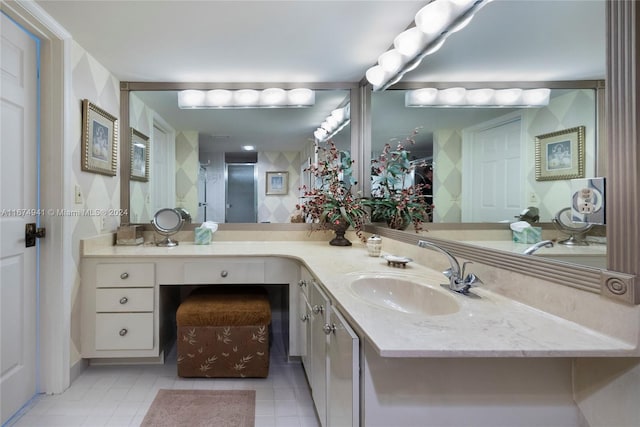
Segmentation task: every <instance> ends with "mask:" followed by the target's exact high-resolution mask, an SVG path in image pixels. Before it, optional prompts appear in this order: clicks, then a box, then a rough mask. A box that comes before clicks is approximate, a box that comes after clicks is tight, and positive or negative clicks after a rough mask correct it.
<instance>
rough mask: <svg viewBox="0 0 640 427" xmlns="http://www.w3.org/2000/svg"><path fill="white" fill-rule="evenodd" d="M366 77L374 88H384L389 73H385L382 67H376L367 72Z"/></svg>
mask: <svg viewBox="0 0 640 427" xmlns="http://www.w3.org/2000/svg"><path fill="white" fill-rule="evenodd" d="M365 76H366V77H367V81H368V82H369V83H371V84H372V85H373V86H382V84H383V83H384V82H385V80H386V78H387V73H385V72H384V69H383V68H382V67H381V66H379V65H375V66H373V67H371V68H369V69H368V70H367V72H366V73H365Z"/></svg>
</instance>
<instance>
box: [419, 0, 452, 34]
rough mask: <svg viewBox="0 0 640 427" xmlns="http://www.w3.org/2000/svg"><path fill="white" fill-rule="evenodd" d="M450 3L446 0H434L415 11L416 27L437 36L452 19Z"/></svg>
mask: <svg viewBox="0 0 640 427" xmlns="http://www.w3.org/2000/svg"><path fill="white" fill-rule="evenodd" d="M453 11H454V8H453V7H452V5H451V3H450V2H449V1H447V0H434V1H432V2H431V3H429V4H428V5H426V6H425V7H423V8H422V9H420V10H419V11H418V13H416V18H415V21H416V27H418V28H419V29H420V31H422V32H423V33H425V34H427V35H429V36H437V35H439V34H440V33H442V31H444V29H445V28H446V27H447V25H449V24H450V23H451V21H452V20H453V18H454V16H453Z"/></svg>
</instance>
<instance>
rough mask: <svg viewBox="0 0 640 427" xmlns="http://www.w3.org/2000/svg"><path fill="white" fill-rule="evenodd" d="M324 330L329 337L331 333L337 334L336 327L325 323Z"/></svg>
mask: <svg viewBox="0 0 640 427" xmlns="http://www.w3.org/2000/svg"><path fill="white" fill-rule="evenodd" d="M322 330H323V331H324V333H325V334H327V335H329V334H331V333H334V334H335V333H336V325H335V324H334V325H330V324H328V323H325V324H324V326H323V327H322Z"/></svg>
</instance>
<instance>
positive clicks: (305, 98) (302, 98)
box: [287, 88, 316, 106]
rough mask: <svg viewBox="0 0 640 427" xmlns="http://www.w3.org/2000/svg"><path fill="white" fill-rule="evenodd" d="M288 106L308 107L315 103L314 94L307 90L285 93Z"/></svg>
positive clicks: (301, 89)
mask: <svg viewBox="0 0 640 427" xmlns="http://www.w3.org/2000/svg"><path fill="white" fill-rule="evenodd" d="M287 97H288V104H289V105H299V106H308V105H313V104H314V103H315V98H316V95H315V92H314V91H312V90H311V89H307V88H297V89H291V90H290V91H289V92H287Z"/></svg>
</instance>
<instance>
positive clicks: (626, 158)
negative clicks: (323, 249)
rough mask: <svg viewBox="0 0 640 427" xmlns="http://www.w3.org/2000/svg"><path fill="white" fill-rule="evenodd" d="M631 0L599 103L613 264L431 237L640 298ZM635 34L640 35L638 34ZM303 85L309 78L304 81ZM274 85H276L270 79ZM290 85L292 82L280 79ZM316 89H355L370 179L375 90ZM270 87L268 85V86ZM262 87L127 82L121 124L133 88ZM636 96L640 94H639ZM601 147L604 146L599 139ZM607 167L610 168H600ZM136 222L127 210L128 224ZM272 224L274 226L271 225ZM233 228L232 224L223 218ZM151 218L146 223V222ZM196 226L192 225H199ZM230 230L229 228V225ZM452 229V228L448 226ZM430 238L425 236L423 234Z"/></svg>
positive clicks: (358, 138) (579, 284) (360, 151)
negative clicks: (559, 258)
mask: <svg viewBox="0 0 640 427" xmlns="http://www.w3.org/2000/svg"><path fill="white" fill-rule="evenodd" d="M632 6H633V5H631V4H630V3H628V2H607V6H606V7H607V14H606V20H607V72H606V81H607V86H608V89H607V90H606V91H605V94H604V98H605V102H604V103H599V114H603V116H604V117H605V122H606V123H607V126H606V129H604V128H603V129H600V130H599V140H600V141H605V140H606V141H607V145H608V148H609V152H608V153H607V152H604V150H602V151H600V149H599V152H598V158H599V162H604V160H605V159H606V169H604V170H607V171H608V173H607V174H606V177H607V182H608V185H607V197H608V199H609V203H608V204H607V205H608V213H607V216H608V223H609V224H608V226H607V227H606V233H607V267H608V269H598V268H593V267H586V266H578V265H572V264H566V263H562V262H558V261H554V260H546V259H542V258H540V259H538V258H536V257H530V256H526V255H519V254H510V253H506V252H501V251H496V250H492V249H485V248H480V247H476V246H472V245H468V244H463V243H459V242H455V241H449V240H444V239H436V238H429V237H426V240H431V241H434V242H437V243H438V244H441V245H442V246H443V247H445V248H447V249H449V250H451V251H452V252H453V253H454V254H455V255H457V256H460V257H463V258H466V259H469V260H477V261H478V262H481V263H483V264H486V265H489V266H495V267H498V268H503V269H506V270H510V271H516V272H518V273H521V274H522V273H524V274H526V275H529V276H531V277H535V278H540V279H543V280H548V281H551V282H554V283H558V284H562V285H565V286H571V287H574V288H577V289H581V290H585V291H588V292H592V293H596V294H601V295H604V296H607V297H609V298H613V299H616V300H618V301H621V302H625V303H630V304H639V303H640V280H638V279H637V275H638V274H639V270H638V269H640V247H639V245H638V242H639V241H640V222H639V221H637V220H635V221H634V220H633V219H634V218H636V216H637V212H636V210H637V207H638V206H640V128H639V126H640V125H639V124H638V120H637V111H640V97H639V96H628V94H629V93H634V92H633V91H637V87H636V84H637V83H638V81H639V80H640V71H639V70H638V68H637V64H636V61H635V58H636V55H637V54H638V53H640V31H636V29H637V28H638V27H640V8H633V7H632ZM634 37H635V38H634ZM620 40H626V41H629V40H634V41H635V44H633V43H630V42H629V43H621V42H619V41H620ZM300 84H302V83H300ZM268 85H269V86H274V85H276V83H269V84H268ZM277 85H278V86H280V87H283V88H286V87H290V86H291V85H292V84H291V83H287V84H277ZM304 85H305V86H306V87H309V88H311V89H349V90H350V95H351V149H352V157H353V159H354V160H355V161H356V165H360V166H359V167H358V168H357V169H356V170H354V173H355V174H357V175H358V176H356V178H357V179H358V182H359V183H360V184H359V185H358V190H360V191H362V190H363V188H362V183H363V182H369V179H370V176H369V171H368V169H369V168H368V167H365V166H364V165H365V163H366V164H367V165H368V163H369V162H368V161H366V162H365V161H364V159H369V158H370V153H371V151H370V149H371V127H370V123H368V120H369V118H370V106H371V90H370V88H369V87H367V86H368V85H367V83H366V81H365V80H364V79H363V80H362V81H361V82H359V83H357V84H352V83H329V84H326V83H325V84H304ZM265 86H266V85H264V84H263V85H262V87H265ZM248 87H255V88H259V86H256V85H255V84H249V83H247V84H237V83H232V84H224V83H219V84H211V83H200V84H190V83H144V82H143V83H136V82H121V86H120V88H121V92H120V93H121V97H120V120H121V126H122V129H127V128H128V127H129V93H130V92H131V91H134V90H183V89H216V88H248ZM636 95H637V92H636ZM122 135H123V136H124V137H125V140H124V141H122V145H121V150H120V173H121V175H120V177H121V179H120V186H121V192H120V201H121V208H122V209H127V212H128V209H129V178H128V177H129V172H130V171H129V162H130V158H129V156H130V154H129V150H127V149H123V148H129V144H130V141H128V139H127V135H128V133H127V132H122ZM598 146H599V147H601V146H602V144H599V145H598ZM600 171H603V170H602V169H600ZM128 221H129V216H128V214H127V215H125V216H124V217H123V218H122V222H123V223H126V222H128ZM270 225H271V227H269V226H270ZM452 225H454V227H450V228H449V229H453V228H456V229H459V228H461V224H452ZM223 226H226V224H223ZM148 227H150V224H147V225H145V228H148ZM193 227H194V225H191V228H193ZM308 227H309V226H308V224H239V225H237V226H235V227H229V228H228V229H261V230H265V229H267V230H268V229H271V230H289V229H292V230H293V229H296V230H298V229H306V228H308ZM224 228H227V227H224ZM445 229H446V228H445ZM366 231H369V232H375V233H378V234H381V235H384V236H387V237H390V238H394V239H396V240H399V241H403V242H405V243H409V244H417V239H418V235H416V234H411V233H406V232H399V231H397V230H390V229H387V228H384V227H377V226H375V225H368V226H367V227H366ZM420 238H423V239H425V236H420Z"/></svg>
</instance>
